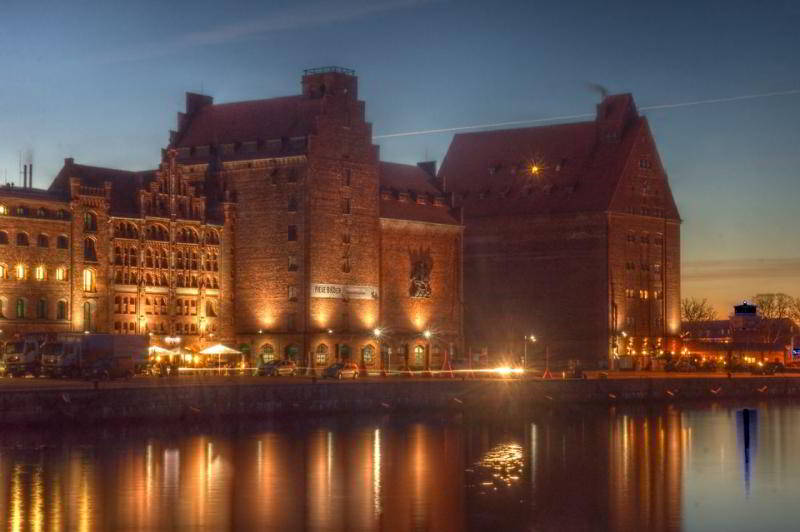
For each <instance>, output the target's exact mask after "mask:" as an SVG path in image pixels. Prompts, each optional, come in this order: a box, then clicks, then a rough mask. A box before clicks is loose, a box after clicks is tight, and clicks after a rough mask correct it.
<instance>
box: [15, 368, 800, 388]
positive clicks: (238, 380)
mask: <svg viewBox="0 0 800 532" xmlns="http://www.w3.org/2000/svg"><path fill="white" fill-rule="evenodd" d="M601 373H602V372H599V371H590V372H586V378H587V379H592V380H593V379H599V378H607V379H609V380H613V379H645V378H649V379H699V378H704V379H707V378H713V379H728V375H727V373H676V372H653V371H642V372H633V371H620V372H608V373H607V375H608V376H607V377H604V376H603V377H601ZM454 375H455V378H462V377H463V378H469V379H470V380H498V379H503V377H501V376H498V375H496V374H493V373H482V374H481V373H478V374H476V377H467V375H466V374H465V373H460V372H454ZM754 377H759V378H765V377H766V378H800V373H778V374H775V375H751V374H749V373H733V374H732V377H731V378H733V379H749V378H754ZM449 378H450V377H446V376H445V374H441V375H440V376H437V377H434V378H431V377H424V376H421V375H415V376H408V375H407V374H402V375H401V374H395V375H392V376H390V377H381V376H377V375H375V376H369V377H359V378H358V379H355V380H353V379H343V380H342V381H337V380H334V379H323V378H319V377H317V379H316V383H317V384H330V385H333V384H337V383H339V382H350V383H352V382H387V381H389V382H391V381H403V382H408V381H424V382H437V381H446V380H449ZM519 378H520V377H516V376H515V377H513V378H511V379H513V380H517V379H519ZM522 379H525V380H541V379H539V378H538V377H529V376H524V377H522ZM551 380H562V377H561V374H560V373H556V372H554V373H553V378H552V379H551ZM312 382H314V379H312V378H311V377H306V376H295V377H257V376H253V375H252V374H247V375H241V374H238V375H217V374H215V373H205V374H199V375H198V374H194V375H186V374H182V375H180V376H173V377H151V376H136V377H133V378H131V379H128V380H125V379H115V380H110V381H99V382H98V383H97V385H98V387H99V388H101V389H107V388H147V387H153V388H159V387H170V386H197V385H205V386H221V385H231V384H242V385H254V384H260V385H266V386H280V385H292V384H298V383H312ZM94 386H95V382H94V381H87V380H76V379H45V378H33V377H25V378H8V377H2V378H0V393H1V392H3V391H19V390H47V389H49V390H76V389H89V388H93V387H94Z"/></svg>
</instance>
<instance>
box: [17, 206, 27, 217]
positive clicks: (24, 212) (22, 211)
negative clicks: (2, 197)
mask: <svg viewBox="0 0 800 532" xmlns="http://www.w3.org/2000/svg"><path fill="white" fill-rule="evenodd" d="M14 214H16V215H17V216H26V215H27V214H28V208H27V207H17V208H16V209H14Z"/></svg>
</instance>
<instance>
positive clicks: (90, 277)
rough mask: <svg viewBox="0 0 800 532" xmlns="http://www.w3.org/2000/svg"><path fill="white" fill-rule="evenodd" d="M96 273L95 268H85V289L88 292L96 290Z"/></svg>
mask: <svg viewBox="0 0 800 532" xmlns="http://www.w3.org/2000/svg"><path fill="white" fill-rule="evenodd" d="M94 278H95V274H94V270H92V269H91V268H86V269H85V270H83V289H84V290H85V291H86V292H94V289H95V282H94Z"/></svg>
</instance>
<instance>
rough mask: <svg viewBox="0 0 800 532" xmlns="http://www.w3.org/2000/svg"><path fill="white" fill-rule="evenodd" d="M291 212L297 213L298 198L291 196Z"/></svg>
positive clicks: (288, 208)
mask: <svg viewBox="0 0 800 532" xmlns="http://www.w3.org/2000/svg"><path fill="white" fill-rule="evenodd" d="M287 210H288V211H289V212H297V198H295V197H294V196H289V205H288V207H287Z"/></svg>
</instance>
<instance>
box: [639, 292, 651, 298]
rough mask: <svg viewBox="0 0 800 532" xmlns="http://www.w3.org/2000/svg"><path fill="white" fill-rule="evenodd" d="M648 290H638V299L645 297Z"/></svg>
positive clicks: (647, 294)
mask: <svg viewBox="0 0 800 532" xmlns="http://www.w3.org/2000/svg"><path fill="white" fill-rule="evenodd" d="M649 295H650V294H649V292H648V291H647V290H639V298H640V299H647V298H648V296H649Z"/></svg>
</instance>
